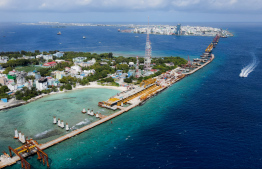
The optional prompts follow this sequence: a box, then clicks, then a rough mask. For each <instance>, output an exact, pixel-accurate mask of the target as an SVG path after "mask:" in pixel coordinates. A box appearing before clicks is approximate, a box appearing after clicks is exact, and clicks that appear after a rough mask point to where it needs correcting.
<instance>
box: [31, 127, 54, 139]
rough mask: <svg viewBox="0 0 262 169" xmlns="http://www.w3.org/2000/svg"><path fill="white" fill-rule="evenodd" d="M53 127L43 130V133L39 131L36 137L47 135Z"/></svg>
mask: <svg viewBox="0 0 262 169" xmlns="http://www.w3.org/2000/svg"><path fill="white" fill-rule="evenodd" d="M52 130H53V129H49V130H46V131H43V132H42V133H38V134H36V135H35V138H39V137H42V136H44V135H46V134H47V133H49V132H51V131H52Z"/></svg>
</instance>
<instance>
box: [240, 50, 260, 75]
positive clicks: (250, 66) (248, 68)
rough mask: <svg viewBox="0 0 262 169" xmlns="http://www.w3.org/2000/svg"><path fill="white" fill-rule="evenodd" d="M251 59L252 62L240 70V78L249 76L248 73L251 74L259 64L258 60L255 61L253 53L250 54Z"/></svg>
mask: <svg viewBox="0 0 262 169" xmlns="http://www.w3.org/2000/svg"><path fill="white" fill-rule="evenodd" d="M252 58H253V59H252V62H251V63H250V64H248V65H247V66H246V67H244V68H243V69H242V70H241V73H240V74H239V76H240V77H247V76H248V75H249V73H251V72H253V70H254V69H255V68H256V67H257V65H258V64H259V60H258V59H257V57H256V56H255V54H253V53H252Z"/></svg>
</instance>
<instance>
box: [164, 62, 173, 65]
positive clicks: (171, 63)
mask: <svg viewBox="0 0 262 169" xmlns="http://www.w3.org/2000/svg"><path fill="white" fill-rule="evenodd" d="M165 65H166V66H175V65H174V63H173V62H170V63H165Z"/></svg>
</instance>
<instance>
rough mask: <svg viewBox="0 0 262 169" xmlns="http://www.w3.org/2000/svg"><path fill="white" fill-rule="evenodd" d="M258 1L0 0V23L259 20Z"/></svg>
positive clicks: (261, 16)
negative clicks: (147, 18) (148, 19)
mask: <svg viewBox="0 0 262 169" xmlns="http://www.w3.org/2000/svg"><path fill="white" fill-rule="evenodd" d="M261 11H262V2H261V1H258V0H250V1H244V0H220V1H218V0H151V1H149V0H133V1H120V0H107V1H106V0H96V1H94V0H76V1H74V2H71V1H69V0H64V1H62V0H52V1H51V0H41V1H33V0H24V1H18V0H0V22H40V21H47V22H145V21H146V19H145V18H146V16H150V22H261V21H262V19H261V18H262V12H261Z"/></svg>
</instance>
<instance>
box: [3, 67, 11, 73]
mask: <svg viewBox="0 0 262 169" xmlns="http://www.w3.org/2000/svg"><path fill="white" fill-rule="evenodd" d="M12 70H13V68H12V67H7V68H6V69H5V70H4V72H3V73H4V74H6V75H7V74H8V73H9V72H10V71H12Z"/></svg>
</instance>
